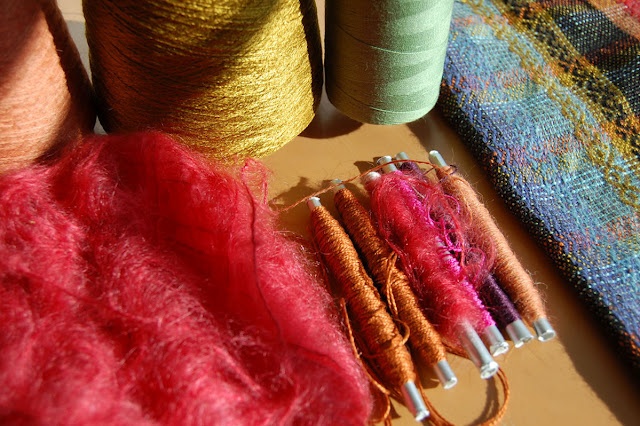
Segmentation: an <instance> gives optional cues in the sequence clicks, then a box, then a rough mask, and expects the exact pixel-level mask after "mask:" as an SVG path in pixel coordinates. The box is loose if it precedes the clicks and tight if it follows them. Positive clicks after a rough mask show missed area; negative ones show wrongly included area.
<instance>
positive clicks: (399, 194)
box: [367, 171, 495, 345]
mask: <svg viewBox="0 0 640 426" xmlns="http://www.w3.org/2000/svg"><path fill="white" fill-rule="evenodd" d="M425 185H430V184H429V183H427V182H425V181H424V180H421V179H416V178H414V177H411V176H409V175H407V174H403V173H402V172H399V171H397V172H392V173H388V174H384V175H382V176H381V177H380V178H378V179H376V180H374V181H371V182H369V183H368V185H367V189H368V190H369V191H370V193H371V210H372V212H373V217H374V219H375V222H376V224H377V227H378V229H379V232H380V235H381V236H382V237H383V238H384V239H385V240H387V242H388V243H389V244H390V245H391V247H392V248H393V249H394V251H395V252H396V253H397V254H398V257H399V258H400V260H401V264H402V266H403V268H404V270H405V273H407V275H408V276H409V278H410V280H411V285H412V288H413V290H414V292H415V294H416V296H417V297H418V300H419V302H420V304H421V306H422V308H423V310H424V311H425V314H426V315H427V317H428V318H429V320H430V321H431V322H432V323H433V324H434V326H435V327H436V328H437V330H438V331H439V332H440V334H441V336H442V338H443V340H445V341H446V342H447V343H448V344H450V345H457V342H458V333H459V331H460V328H459V327H460V326H461V325H463V324H464V323H465V322H466V323H468V324H469V325H471V326H472V327H473V328H475V329H476V331H478V332H481V331H482V330H483V329H484V328H485V327H486V326H487V322H488V321H490V322H491V323H492V324H495V323H494V322H493V320H492V319H491V317H490V316H489V314H488V312H487V311H486V309H484V306H483V305H482V302H481V301H480V300H479V298H478V295H477V293H476V292H475V291H473V289H472V288H471V287H470V285H464V284H463V282H464V280H465V276H464V274H463V271H462V270H461V269H460V268H457V269H452V268H451V265H450V263H451V260H452V256H451V254H450V251H451V250H452V247H456V246H461V242H462V233H460V232H456V229H455V228H451V227H450V224H451V223H452V221H454V222H455V220H454V219H455V212H454V211H453V210H452V209H451V206H449V205H448V204H447V202H446V198H442V197H440V196H439V193H435V192H431V191H428V190H426V188H423V186H425ZM420 194H431V195H432V196H431V197H426V196H424V195H420ZM434 217H439V218H440V220H438V219H434ZM445 217H446V218H447V220H445V219H444V218H445Z"/></svg>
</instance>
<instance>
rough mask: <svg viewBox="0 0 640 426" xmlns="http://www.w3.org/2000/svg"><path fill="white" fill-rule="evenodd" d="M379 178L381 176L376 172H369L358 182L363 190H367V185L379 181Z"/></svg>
mask: <svg viewBox="0 0 640 426" xmlns="http://www.w3.org/2000/svg"><path fill="white" fill-rule="evenodd" d="M381 176H382V175H381V174H380V173H378V172H369V173H367V174H366V175H364V176H362V177H361V178H360V182H362V184H363V185H364V186H365V188H367V185H370V184H373V183H374V182H375V181H377V180H378V179H380V177H381ZM367 189H369V188H367Z"/></svg>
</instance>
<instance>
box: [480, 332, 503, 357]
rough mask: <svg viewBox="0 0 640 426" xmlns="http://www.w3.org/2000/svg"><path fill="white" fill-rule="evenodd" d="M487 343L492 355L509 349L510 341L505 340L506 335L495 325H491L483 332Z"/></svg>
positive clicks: (500, 353)
mask: <svg viewBox="0 0 640 426" xmlns="http://www.w3.org/2000/svg"><path fill="white" fill-rule="evenodd" d="M482 336H483V337H484V340H485V343H486V344H487V346H488V347H489V352H491V355H493V356H498V355H502V354H504V353H507V352H508V351H509V343H508V342H507V341H506V340H504V336H503V335H502V333H500V330H499V329H498V327H496V326H495V325H490V326H489V327H487V328H485V329H484V331H483V332H482Z"/></svg>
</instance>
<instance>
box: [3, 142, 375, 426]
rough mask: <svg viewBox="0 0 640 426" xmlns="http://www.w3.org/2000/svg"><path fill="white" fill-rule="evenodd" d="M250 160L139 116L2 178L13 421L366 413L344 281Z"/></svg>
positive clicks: (289, 419)
mask: <svg viewBox="0 0 640 426" xmlns="http://www.w3.org/2000/svg"><path fill="white" fill-rule="evenodd" d="M237 172H238V173H239V174H240V178H237V177H234V175H233V174H231V173H230V172H229V171H227V170H226V169H223V168H221V167H219V166H215V165H212V164H211V163H209V162H207V161H206V160H204V159H202V158H200V157H199V156H197V155H196V154H194V153H192V152H190V151H188V149H187V148H184V147H182V146H180V145H179V144H177V143H175V142H174V141H173V140H171V139H170V138H168V137H167V136H164V135H162V134H159V133H139V134H133V135H119V136H117V135H116V136H94V137H91V138H88V139H87V140H85V141H83V143H82V144H81V145H80V146H79V147H78V148H77V149H76V150H75V151H72V152H70V153H68V154H66V155H65V156H63V158H62V159H61V160H60V161H59V162H57V163H56V164H54V165H52V166H49V167H44V166H34V167H31V168H28V169H23V170H21V171H19V172H16V173H13V174H10V175H7V176H5V177H3V178H2V179H0V282H1V285H0V423H2V424H50V425H56V424H136V425H158V424H167V425H195V424H198V425H199V424H221V425H276V424H281V425H335V424H340V425H362V424H366V422H367V420H368V418H369V414H370V412H371V405H372V403H371V396H370V394H369V387H368V382H367V379H366V377H365V376H364V374H363V372H362V370H361V368H360V367H359V364H358V362H357V360H356V359H355V357H354V355H353V353H352V349H351V347H350V345H349V343H348V341H347V339H346V338H345V337H344V335H343V333H342V332H341V328H340V326H339V321H338V317H337V314H336V311H335V308H334V307H333V306H332V304H331V299H330V296H329V295H328V293H327V292H326V291H325V290H324V288H323V286H322V282H321V280H320V278H319V277H318V275H315V274H314V273H313V272H312V269H311V267H310V264H309V262H306V261H305V258H304V256H302V253H301V250H300V247H299V246H298V245H297V244H296V243H294V242H292V241H290V240H288V239H286V238H285V237H284V236H283V235H282V234H281V233H279V232H278V231H277V229H276V226H275V220H276V217H275V214H274V213H273V212H272V211H271V210H270V209H269V208H268V206H267V205H266V203H265V202H264V197H265V196H266V195H265V193H264V187H263V186H264V182H265V172H264V169H263V168H262V167H260V166H259V165H257V164H255V163H251V162H248V163H247V164H246V165H245V166H244V167H243V168H242V169H241V170H239V171H237ZM261 191H262V192H261Z"/></svg>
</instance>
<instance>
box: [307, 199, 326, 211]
mask: <svg viewBox="0 0 640 426" xmlns="http://www.w3.org/2000/svg"><path fill="white" fill-rule="evenodd" d="M321 205H322V203H321V202H320V198H318V197H309V198H308V199H307V207H309V210H313V209H315V208H316V207H320V206H321Z"/></svg>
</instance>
